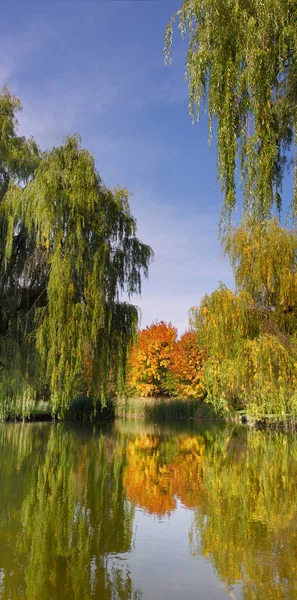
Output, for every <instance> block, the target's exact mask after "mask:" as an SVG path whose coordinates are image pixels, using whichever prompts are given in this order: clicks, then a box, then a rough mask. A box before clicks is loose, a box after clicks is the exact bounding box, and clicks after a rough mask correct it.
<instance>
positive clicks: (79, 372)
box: [0, 88, 152, 412]
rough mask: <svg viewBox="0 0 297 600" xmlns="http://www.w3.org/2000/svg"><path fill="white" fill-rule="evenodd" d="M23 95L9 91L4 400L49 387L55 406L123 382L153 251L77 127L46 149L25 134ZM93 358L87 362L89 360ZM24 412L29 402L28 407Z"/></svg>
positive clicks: (4, 144)
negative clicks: (112, 381)
mask: <svg viewBox="0 0 297 600" xmlns="http://www.w3.org/2000/svg"><path fill="white" fill-rule="evenodd" d="M19 109H20V103H19V101H18V100H16V99H15V98H14V96H12V95H11V94H10V93H9V91H8V90H7V89H5V88H4V89H3V91H2V93H1V96H0V142H1V148H0V150H1V153H0V160H1V164H0V174H1V198H0V201H1V204H0V219H1V231H2V235H1V242H0V243H1V247H0V269H1V287H0V295H1V298H0V300H1V313H0V361H1V362H0V368H1V375H2V377H1V379H2V383H1V391H2V394H1V396H2V400H3V401H4V402H5V403H6V404H7V403H8V404H9V405H11V403H12V402H13V401H14V400H15V399H17V398H18V397H20V398H21V399H22V402H24V399H25V398H26V394H25V390H27V393H28V397H32V394H33V395H34V393H36V392H38V393H40V392H41V391H42V390H43V393H44V394H46V395H50V397H51V401H52V407H53V410H54V411H58V412H59V411H62V412H63V410H64V408H65V407H66V406H67V404H68V403H69V401H70V400H71V398H73V396H74V395H75V394H76V393H78V392H84V393H87V394H89V395H92V397H93V398H94V399H96V398H98V396H100V395H101V397H102V398H103V400H104V399H105V397H106V391H107V383H108V379H109V372H110V365H111V362H112V365H113V372H114V373H115V374H116V377H117V380H118V384H119V385H120V386H121V385H122V384H123V380H124V376H125V368H126V360H127V352H128V349H129V345H130V343H131V341H132V339H133V338H134V335H135V334H136V332H137V323H138V311H137V308H136V307H135V306H133V305H131V304H129V303H127V302H122V301H121V294H122V292H126V293H127V294H128V296H130V295H131V294H135V293H136V294H137V293H139V292H140V289H141V276H142V274H144V275H145V276H146V275H147V272H148V265H149V262H150V259H151V256H152V251H151V249H150V247H149V246H146V245H145V244H143V243H142V242H140V241H139V240H138V239H137V237H136V222H135V219H134V217H133V216H132V214H131V212H130V208H129V202H128V192H127V190H125V189H121V188H116V189H115V190H109V189H107V188H106V186H105V185H104V184H103V182H102V180H101V178H100V175H99V173H98V171H97V169H96V167H95V160H94V158H93V156H92V155H91V154H90V153H89V152H88V151H87V150H85V149H83V148H82V147H81V141H80V138H79V136H78V135H76V136H73V137H68V138H67V139H66V140H65V142H64V144H63V145H62V146H60V147H58V148H53V149H52V150H50V151H48V152H41V151H40V150H39V149H38V147H37V145H36V144H35V142H34V141H33V140H25V139H24V138H20V137H18V136H17V134H16V129H17V121H16V117H15V114H16V111H17V110H19ZM86 363H87V365H88V368H87V369H86V367H85V365H86ZM22 410H24V406H23V408H22Z"/></svg>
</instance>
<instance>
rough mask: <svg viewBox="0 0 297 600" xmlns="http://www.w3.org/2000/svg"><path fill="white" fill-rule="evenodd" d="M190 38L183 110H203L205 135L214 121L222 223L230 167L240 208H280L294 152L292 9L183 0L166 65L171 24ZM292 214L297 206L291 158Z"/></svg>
mask: <svg viewBox="0 0 297 600" xmlns="http://www.w3.org/2000/svg"><path fill="white" fill-rule="evenodd" d="M176 20H178V21H179V28H180V30H181V34H182V36H183V37H186V36H188V38H189V47H188V53H187V62H186V78H187V81H188V84H189V107H190V113H191V115H192V117H194V114H195V111H196V113H197V117H198V119H199V113H200V104H201V100H203V101H204V103H205V105H207V111H208V120H209V131H210V137H211V135H212V129H213V119H216V120H217V139H218V175H219V177H220V178H221V181H222V191H223V193H224V196H225V201H224V210H223V217H226V216H227V217H229V218H230V216H231V213H232V210H233V209H234V207H235V205H236V179H235V169H236V163H237V161H238V160H239V163H240V170H241V175H242V179H243V182H244V209H245V210H249V211H251V212H252V213H253V214H254V215H255V216H256V217H257V218H259V217H260V218H266V217H267V216H269V215H271V211H272V209H273V208H277V209H278V210H280V208H281V195H280V194H281V191H282V180H283V176H284V170H285V166H286V164H287V162H288V150H290V149H291V147H292V145H293V144H294V145H295V147H296V142H295V139H296V125H297V109H296V100H297V84H296V81H297V5H296V2H295V0H248V1H247V0H228V1H227V0H183V3H182V6H181V8H180V10H178V11H177V12H176V13H175V14H174V15H173V17H172V20H171V21H170V23H169V25H168V27H167V30H166V38H165V57H166V60H167V61H169V62H170V61H171V46H172V36H173V25H174V22H175V21H176ZM293 162H294V169H295V186H294V188H295V191H294V200H293V210H294V213H295V212H296V207H297V186H296V168H297V161H296V155H295V158H294V160H293Z"/></svg>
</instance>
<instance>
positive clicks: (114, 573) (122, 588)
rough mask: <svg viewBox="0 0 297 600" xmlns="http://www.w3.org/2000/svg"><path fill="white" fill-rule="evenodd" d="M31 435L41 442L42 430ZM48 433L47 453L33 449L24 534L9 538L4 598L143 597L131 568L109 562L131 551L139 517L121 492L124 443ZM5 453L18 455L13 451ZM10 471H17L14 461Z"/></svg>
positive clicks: (22, 506) (21, 519)
mask: <svg viewBox="0 0 297 600" xmlns="http://www.w3.org/2000/svg"><path fill="white" fill-rule="evenodd" d="M30 430H31V432H32V435H33V436H34V435H35V431H36V429H35V428H34V427H29V428H28V431H30ZM46 431H47V432H48V433H49V435H48V439H45V440H44V448H43V449H44V450H46V452H45V454H44V456H42V453H41V454H38V452H37V453H36V452H35V449H34V453H33V454H32V455H31V464H30V471H29V473H28V472H26V469H25V472H26V477H27V476H28V474H29V480H30V485H29V486H27V484H26V486H25V493H23V492H24V487H22V488H21V494H20V495H17V502H18V507H17V510H18V513H17V519H16V530H17V532H18V533H17V536H16V535H15V536H14V538H13V539H12V538H11V539H10V548H11V552H10V556H9V561H10V563H6V564H7V570H6V572H7V571H8V565H9V564H10V570H11V571H12V572H13V577H7V576H5V577H4V579H3V582H2V583H3V586H4V592H3V595H2V596H1V599H2V600H4V599H5V600H6V599H7V600H8V598H11V599H13V600H14V599H16V598H19V597H22V598H26V599H28V600H40V598H43V599H44V600H52V599H58V598H59V600H63V599H64V598H65V599H66V598H70V597H71V598H74V599H75V600H76V599H77V600H89V599H91V598H93V597H94V598H99V597H100V599H102V600H110V599H114V598H118V599H119V600H132V599H135V600H136V599H138V598H140V597H141V596H140V593H139V592H138V591H135V592H134V591H133V588H132V582H131V577H130V573H129V570H128V568H126V567H125V566H123V567H122V566H121V564H120V563H119V561H117V560H116V559H115V558H111V557H110V556H109V554H110V553H112V554H113V556H114V553H126V552H129V550H130V548H131V540H132V525H133V516H134V512H133V508H132V506H131V505H130V503H129V502H128V501H127V500H126V499H125V495H124V492H123V487H122V485H121V474H122V470H123V462H124V453H123V451H122V449H121V444H122V442H121V440H120V438H119V439H118V440H115V441H113V440H110V439H108V436H103V435H100V436H95V435H94V436H93V437H88V436H86V437H85V438H83V439H79V438H78V437H77V436H76V435H75V434H74V433H73V431H71V430H67V429H66V428H65V427H63V426H59V427H48V428H47V430H46ZM28 444H29V445H30V440H29V438H28ZM5 448H7V451H8V453H9V454H11V456H12V453H11V450H10V444H7V445H6V446H5ZM5 448H4V451H5ZM33 448H34V443H33ZM4 455H5V452H4ZM40 457H41V458H40ZM11 464H12V466H13V467H14V468H15V467H16V464H15V459H14V458H13V459H12V461H11ZM22 475H23V472H22V467H21V470H20V474H19V477H20V479H22ZM11 512H13V511H11ZM4 533H6V532H4ZM2 535H3V532H1V531H0V536H1V537H2ZM0 554H1V551H0ZM13 555H14V557H13ZM15 557H17V558H15ZM1 559H2V556H1ZM121 563H122V564H123V565H125V561H121ZM2 564H3V562H1V565H2ZM11 564H13V568H11ZM15 588H17V590H18V592H16V591H15Z"/></svg>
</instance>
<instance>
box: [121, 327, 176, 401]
mask: <svg viewBox="0 0 297 600" xmlns="http://www.w3.org/2000/svg"><path fill="white" fill-rule="evenodd" d="M176 336H177V330H176V328H175V327H173V325H172V324H171V323H168V324H167V323H164V321H160V322H156V323H153V324H152V325H151V326H150V327H146V329H143V330H142V331H140V333H139V339H138V343H137V345H135V346H134V348H133V349H132V354H131V360H130V373H129V377H128V385H129V386H130V387H131V388H132V389H134V390H135V391H136V393H138V394H139V395H140V396H160V395H163V394H167V393H168V381H167V379H168V368H169V366H170V362H171V359H172V355H173V350H174V347H175V341H176Z"/></svg>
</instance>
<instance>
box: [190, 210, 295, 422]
mask: <svg viewBox="0 0 297 600" xmlns="http://www.w3.org/2000/svg"><path fill="white" fill-rule="evenodd" d="M224 242H225V250H226V252H227V253H228V254H229V256H230V258H231V262H232V265H233V268H234V275H235V282H236V290H235V292H233V291H231V290H228V289H227V288H225V287H224V286H223V285H221V286H220V287H219V289H218V290H216V291H215V292H213V293H212V294H211V295H210V296H208V295H206V296H205V297H204V298H203V299H202V302H201V305H200V307H199V308H198V309H193V310H192V314H191V324H192V327H193V329H194V330H195V331H196V333H197V343H198V346H199V347H202V348H204V349H205V351H206V356H207V359H206V363H205V368H204V372H205V387H206V391H207V397H208V400H209V401H210V402H212V403H213V404H215V405H216V406H217V408H220V409H223V410H230V409H231V408H232V407H236V408H244V409H247V410H248V412H249V413H250V414H253V415H254V416H255V417H257V418H259V417H261V418H262V417H267V416H268V415H273V416H275V417H276V418H286V417H288V416H291V417H294V416H296V414H297V393H296V392H297V303H296V282H297V279H296V278H297V269H296V252H297V232H296V231H295V230H291V231H288V230H286V229H285V228H283V227H281V226H280V225H279V224H278V223H277V221H276V220H271V221H267V222H265V223H264V224H263V225H261V226H260V225H259V226H257V227H255V226H252V227H251V226H250V224H249V223H248V222H246V223H243V224H242V225H241V226H240V227H239V228H237V229H235V230H234V231H233V232H232V231H230V232H229V233H228V235H227V236H226V238H225V240H224Z"/></svg>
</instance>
